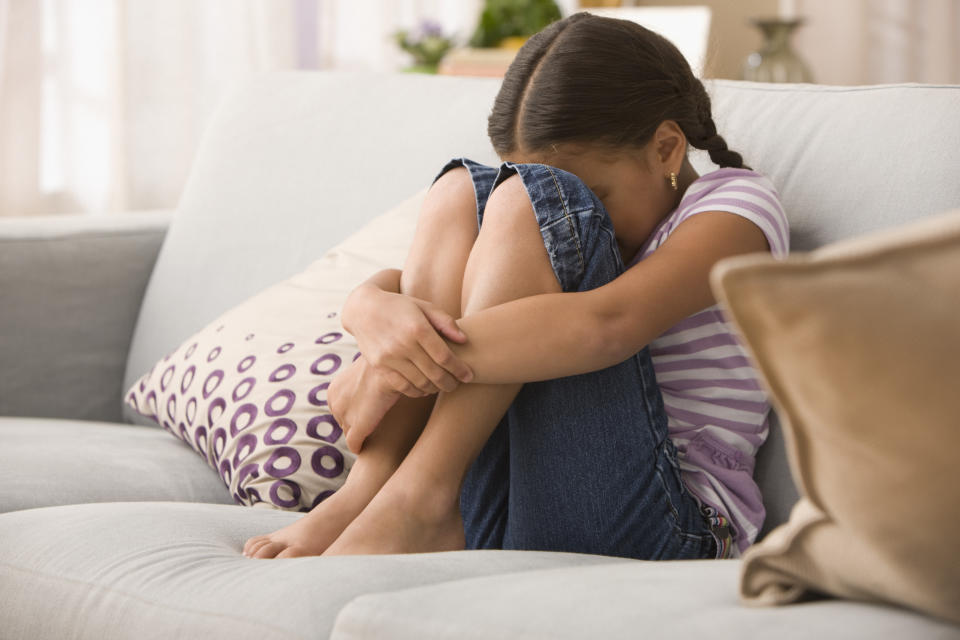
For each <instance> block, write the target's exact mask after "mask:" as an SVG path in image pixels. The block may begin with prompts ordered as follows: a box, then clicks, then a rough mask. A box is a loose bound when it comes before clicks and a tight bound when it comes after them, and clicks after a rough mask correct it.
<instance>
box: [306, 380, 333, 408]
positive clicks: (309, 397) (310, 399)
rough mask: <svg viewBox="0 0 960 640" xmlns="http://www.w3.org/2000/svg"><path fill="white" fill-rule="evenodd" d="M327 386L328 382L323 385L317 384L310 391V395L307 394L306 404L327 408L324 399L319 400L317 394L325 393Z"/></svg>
mask: <svg viewBox="0 0 960 640" xmlns="http://www.w3.org/2000/svg"><path fill="white" fill-rule="evenodd" d="M329 386H330V383H329V382H324V383H323V384H318V385H317V386H315V387H314V388H313V389H310V393H308V394H307V402H309V403H310V404H312V405H315V406H317V407H325V406H327V401H326V399H323V400H321V399H320V396H319V395H317V394H319V393H320V392H321V391H326V390H327V387H329Z"/></svg>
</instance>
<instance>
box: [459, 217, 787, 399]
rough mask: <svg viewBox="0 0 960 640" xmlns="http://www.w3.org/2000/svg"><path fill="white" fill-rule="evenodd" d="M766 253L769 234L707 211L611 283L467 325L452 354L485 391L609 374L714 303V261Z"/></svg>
mask: <svg viewBox="0 0 960 640" xmlns="http://www.w3.org/2000/svg"><path fill="white" fill-rule="evenodd" d="M766 250H768V246H767V241H766V238H765V237H764V235H763V232H762V231H761V230H760V229H759V228H758V227H757V226H756V225H755V224H753V223H752V222H750V221H749V220H746V219H745V218H742V217H740V216H738V215H735V214H731V213H726V212H709V213H701V214H698V215H696V216H693V217H691V218H689V219H688V220H686V221H684V222H683V223H682V224H681V225H680V226H679V227H677V229H676V230H675V231H674V232H673V233H672V234H671V235H670V237H669V238H668V239H667V241H666V242H665V243H664V244H663V246H661V247H660V248H658V249H657V250H656V251H655V252H654V253H653V254H652V255H650V257H648V258H646V259H645V260H643V261H642V262H640V263H639V264H637V265H636V266H634V267H633V268H631V269H628V270H627V271H626V272H625V273H623V274H621V275H620V276H619V277H618V278H616V279H615V280H613V281H612V282H610V283H609V284H606V285H604V286H602V287H599V288H597V289H594V290H592V291H585V292H578V293H555V294H544V295H537V296H531V297H529V298H521V299H519V300H514V301H511V302H508V303H505V304H501V305H498V306H495V307H490V308H488V309H484V310H483V311H480V312H478V313H475V314H472V315H470V316H466V317H464V318H461V319H460V321H459V324H460V327H461V328H462V329H463V331H464V333H466V334H467V336H469V339H468V340H467V342H466V343H465V344H462V345H454V346H452V349H453V351H454V353H456V355H457V356H458V357H459V358H461V359H462V360H463V361H464V362H466V363H467V365H469V367H470V368H471V369H472V370H473V372H474V380H473V381H474V382H480V383H495V384H503V383H514V382H531V381H535V380H547V379H551V378H558V377H563V376H568V375H576V374H580V373H586V372H588V371H595V370H598V369H603V368H605V367H608V366H611V365H614V364H617V363H618V362H622V361H623V360H625V359H627V358H628V357H630V356H631V355H633V354H634V353H636V352H637V351H639V350H640V349H642V348H643V347H644V346H645V345H647V344H649V343H650V342H651V341H652V340H654V339H655V338H656V337H657V336H659V335H660V334H662V333H663V332H664V331H666V330H667V329H669V328H670V327H672V326H673V325H674V324H676V323H677V322H679V321H680V320H682V319H683V318H686V317H687V316H689V315H691V314H693V313H696V312H697V311H699V310H701V309H705V308H706V307H709V306H711V305H712V304H714V303H715V299H714V297H713V294H712V292H711V291H710V286H709V277H708V276H709V273H710V269H711V268H712V267H713V265H714V264H716V263H717V261H719V260H720V259H722V258H725V257H728V256H733V255H738V254H742V253H750V252H755V251H766ZM544 327H549V330H547V331H545V330H544ZM558 354H562V355H561V356H558Z"/></svg>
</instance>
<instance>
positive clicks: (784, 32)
mask: <svg viewBox="0 0 960 640" xmlns="http://www.w3.org/2000/svg"><path fill="white" fill-rule="evenodd" d="M752 22H753V24H754V25H755V26H756V27H757V28H758V29H760V31H761V32H762V33H763V40H764V42H763V46H762V47H761V49H760V50H759V51H756V52H754V53H751V54H750V55H749V56H747V60H746V63H744V65H743V79H744V80H751V81H753V82H813V74H811V73H810V69H809V68H808V67H807V65H806V64H805V63H804V62H803V60H802V59H801V58H800V56H798V55H797V53H796V52H795V51H794V50H793V47H792V46H791V45H790V37H791V35H792V34H793V32H794V30H795V29H796V28H797V27H799V26H800V25H801V24H803V20H799V19H797V20H781V19H777V18H771V19H756V20H753V21H752Z"/></svg>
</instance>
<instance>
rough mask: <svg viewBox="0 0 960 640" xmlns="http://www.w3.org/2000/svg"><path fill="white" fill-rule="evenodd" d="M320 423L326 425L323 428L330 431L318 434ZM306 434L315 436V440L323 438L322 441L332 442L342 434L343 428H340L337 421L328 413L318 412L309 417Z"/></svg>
mask: <svg viewBox="0 0 960 640" xmlns="http://www.w3.org/2000/svg"><path fill="white" fill-rule="evenodd" d="M321 424H326V425H327V427H325V428H324V430H327V428H329V431H330V432H329V433H327V434H326V435H320V425H321ZM307 435H308V436H310V437H311V438H316V439H317V440H323V441H324V442H329V443H330V444H333V443H334V442H336V441H337V440H339V439H340V436H341V435H343V429H341V428H340V425H339V424H337V421H336V419H334V417H333V416H331V415H329V414H320V415H318V416H314V417H312V418H310V422H308V423H307Z"/></svg>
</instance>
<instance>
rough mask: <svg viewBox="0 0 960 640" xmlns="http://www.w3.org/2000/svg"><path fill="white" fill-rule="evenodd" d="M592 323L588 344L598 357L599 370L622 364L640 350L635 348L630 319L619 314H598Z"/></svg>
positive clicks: (594, 316) (589, 323)
mask: <svg viewBox="0 0 960 640" xmlns="http://www.w3.org/2000/svg"><path fill="white" fill-rule="evenodd" d="M591 320H592V321H591V322H588V323H585V324H586V325H588V326H589V327H590V328H589V330H588V331H589V333H590V335H589V337H588V338H587V339H586V342H587V343H588V344H590V345H591V348H592V349H593V353H595V354H596V357H597V365H598V366H597V367H596V368H597V369H598V370H599V369H604V368H606V367H612V366H613V365H615V364H620V363H621V362H623V361H624V360H626V359H627V358H629V357H630V356H632V355H633V354H635V353H636V352H637V351H639V349H636V348H634V347H635V345H634V344H633V340H632V339H631V335H630V334H631V332H630V326H629V324H630V323H629V322H628V319H627V318H625V317H624V314H622V313H618V312H606V313H604V312H598V313H595V314H594V315H593V318H592V319H591Z"/></svg>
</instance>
